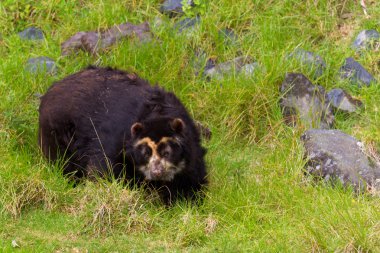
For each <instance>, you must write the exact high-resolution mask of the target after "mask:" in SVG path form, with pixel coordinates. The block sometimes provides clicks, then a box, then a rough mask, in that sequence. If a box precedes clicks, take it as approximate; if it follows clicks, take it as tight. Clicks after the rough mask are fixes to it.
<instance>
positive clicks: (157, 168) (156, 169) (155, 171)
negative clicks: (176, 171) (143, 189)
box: [151, 161, 164, 177]
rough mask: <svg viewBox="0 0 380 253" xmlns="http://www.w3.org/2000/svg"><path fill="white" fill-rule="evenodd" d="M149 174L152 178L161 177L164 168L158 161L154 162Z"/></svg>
mask: <svg viewBox="0 0 380 253" xmlns="http://www.w3.org/2000/svg"><path fill="white" fill-rule="evenodd" d="M151 172H152V175H153V176H154V177H161V176H162V175H163V174H164V166H162V164H161V162H160V161H155V163H154V165H153V168H152V171H151Z"/></svg>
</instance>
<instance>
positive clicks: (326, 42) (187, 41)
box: [0, 0, 380, 252]
mask: <svg viewBox="0 0 380 253" xmlns="http://www.w3.org/2000/svg"><path fill="white" fill-rule="evenodd" d="M366 2H367V8H368V11H369V14H370V15H371V18H369V19H366V18H365V17H364V14H363V12H362V9H361V7H360V5H359V3H358V1H344V0H320V1H311V0H306V1H296V0H288V1H259V0H255V1H246V0H237V1H233V2H231V1H230V0H220V1H217V2H215V1H208V2H207V3H206V10H205V14H204V15H203V16H202V23H201V24H200V26H199V29H198V30H196V31H195V32H193V34H192V36H186V34H182V35H178V34H176V33H175V32H174V31H173V29H172V28H171V27H172V26H173V20H170V19H168V18H167V17H164V16H162V15H161V14H160V13H159V12H158V9H159V4H160V1H153V0H145V1H135V0H124V1H123V0H117V1H108V0H95V1H74V0H69V1H56V0H48V1H29V0H23V1H17V2H16V1H2V2H1V3H0V31H1V35H0V56H1V61H0V157H1V162H0V251H1V252H87V251H86V250H88V252H151V251H152V252H153V251H154V252H168V251H169V252H379V251H380V212H379V210H380V199H379V198H378V197H373V196H370V195H368V194H363V195H359V196H357V195H355V194H354V193H353V192H352V191H351V190H349V189H343V188H341V187H336V188H332V187H331V186H329V185H326V184H323V183H315V182H313V181H312V180H311V179H309V178H307V177H305V176H304V174H303V166H304V164H305V161H304V160H303V152H304V151H303V148H302V144H301V142H300V135H301V134H302V133H303V132H304V131H305V130H306V128H305V127H304V126H302V125H300V126H297V127H296V128H290V127H288V126H286V125H285V124H284V123H283V119H282V115H281V109H280V107H279V104H278V101H279V99H280V94H279V85H280V84H281V82H282V80H283V78H284V76H285V73H286V72H289V71H293V72H295V71H301V72H303V73H304V74H305V75H307V76H308V77H310V78H311V80H312V81H313V82H318V83H319V84H321V85H322V86H324V87H325V88H326V89H331V88H333V87H341V88H344V89H346V90H348V91H349V92H350V93H351V94H352V95H354V96H355V97H357V98H359V99H360V100H362V101H363V103H364V105H365V106H364V108H362V109H361V110H360V111H359V112H358V113H354V114H352V115H345V114H339V115H337V117H336V118H337V122H336V127H337V128H338V129H341V130H343V131H345V132H347V133H349V134H352V135H354V136H355V137H357V138H358V139H361V140H363V141H364V142H365V143H366V144H368V145H370V146H371V147H372V148H373V149H374V150H376V149H377V150H378V151H379V150H380V130H379V126H380V117H379V115H380V113H379V108H380V107H379V101H380V88H379V85H373V86H371V87H366V88H362V89H359V88H355V87H351V86H350V84H349V83H348V82H345V81H341V80H338V79H337V78H336V76H337V73H338V69H339V67H340V66H341V65H342V63H343V61H344V59H345V58H346V57H350V56H354V57H355V59H357V60H358V61H359V62H360V63H361V64H362V65H363V66H365V67H366V69H368V70H369V72H370V73H372V74H373V75H374V76H375V78H376V79H378V80H380V66H379V63H378V61H379V58H380V53H379V51H377V52H376V51H372V52H366V53H364V54H363V55H361V56H359V55H358V54H355V52H354V51H353V50H352V49H351V48H350V44H351V43H352V41H353V39H354V37H355V36H356V35H357V34H358V33H359V32H360V31H361V30H363V29H377V30H378V31H379V27H380V23H379V20H380V3H377V2H376V1H366ZM28 4H29V5H30V8H29V9H28V7H27V5H28ZM347 14H350V15H347ZM157 16H158V17H161V18H162V19H163V21H164V25H163V26H161V27H155V28H154V29H153V30H154V32H155V34H156V36H157V39H155V40H153V41H152V42H149V43H146V44H140V43H137V42H133V41H123V42H120V43H118V44H117V45H115V46H112V47H111V48H110V49H108V50H107V51H105V52H102V53H100V54H99V55H97V56H91V55H89V54H87V53H83V52H81V53H79V54H78V55H71V56H68V57H61V56H60V44H61V43H62V42H63V41H65V40H66V39H67V38H69V37H70V36H71V35H73V34H75V33H76V32H78V31H88V30H96V29H104V28H108V27H111V26H113V25H115V24H120V23H122V22H125V21H129V22H133V23H136V24H137V23H141V22H143V21H150V22H153V21H154V19H155V17H157ZM347 16H348V18H346V17H347ZM31 25H34V26H37V27H40V28H41V29H43V31H44V32H45V37H46V39H45V40H44V41H42V42H29V41H23V40H20V39H19V38H18V36H17V32H19V31H21V30H23V29H24V28H26V27H27V26H31ZM225 27H229V28H232V29H234V31H235V32H236V33H237V35H238V37H239V38H238V42H237V43H235V44H231V45H229V46H226V45H224V44H223V40H222V39H221V38H220V37H219V36H218V31H219V30H220V29H223V28H225ZM296 47H301V48H304V49H306V50H310V51H313V52H316V53H318V54H319V55H321V56H322V57H323V58H324V59H325V61H326V62H327V70H326V71H325V74H324V75H323V76H322V77H320V78H318V80H315V79H312V70H309V69H308V68H306V67H304V66H301V65H300V63H298V62H296V61H290V62H289V61H286V60H285V56H286V55H287V54H288V53H290V52H292V51H293V50H294V49H295V48H296ZM196 49H203V50H204V51H206V52H207V53H208V54H209V56H210V57H211V56H217V58H218V60H219V61H225V60H229V59H231V58H233V57H236V56H237V55H239V52H241V53H242V54H243V55H250V56H251V57H253V58H255V59H256V60H257V61H258V62H260V64H261V66H262V69H263V71H262V72H261V73H259V74H257V75H256V76H254V77H243V76H239V75H233V76H231V77H228V78H226V79H224V80H222V81H214V80H212V81H211V82H207V81H205V80H204V79H203V78H201V77H199V76H198V77H197V76H195V75H194V69H193V67H192V66H193V61H192V59H193V58H194V50H196ZM36 56H48V57H51V58H53V59H55V60H56V61H57V63H58V66H59V70H58V73H57V75H56V76H50V75H45V74H40V75H37V76H34V75H31V74H28V73H27V72H26V71H24V66H25V63H26V61H27V59H28V58H30V57H36ZM89 64H98V65H101V66H108V65H109V66H112V67H118V68H121V69H127V70H133V71H136V72H137V73H139V75H140V76H142V77H144V78H146V79H148V80H149V81H150V82H151V83H156V82H157V83H160V85H162V86H164V87H166V88H167V89H168V90H170V91H174V92H175V93H176V94H177V95H178V96H179V97H180V98H181V100H182V101H183V102H184V103H185V104H186V106H187V108H188V109H189V111H190V112H191V114H192V115H193V117H194V118H195V119H197V120H200V121H201V122H204V123H205V124H206V125H207V126H208V127H210V129H211V130H212V132H213V137H212V139H211V141H209V142H205V143H204V145H205V146H206V147H207V148H208V153H207V156H206V159H207V165H208V170H209V179H210V186H209V189H208V190H207V194H206V198H205V200H204V202H203V204H201V205H199V206H194V205H191V204H188V203H185V202H180V203H177V204H176V205H174V206H173V207H172V208H165V207H164V206H163V205H161V204H160V203H159V202H158V201H157V198H156V197H155V196H150V195H148V194H146V193H144V192H142V191H141V190H138V189H136V190H130V189H126V188H123V187H122V186H121V185H119V184H118V183H117V182H100V183H98V184H93V183H86V184H83V185H79V186H78V187H75V188H73V187H72V185H71V183H70V182H69V181H68V180H67V179H65V178H64V177H63V176H62V175H61V174H60V172H59V170H60V165H59V164H48V163H47V162H46V161H45V160H44V159H43V158H42V155H41V153H40V151H39V149H38V146H37V133H36V132H37V122H38V111H37V109H38V104H39V101H38V98H37V97H35V96H34V94H35V93H41V94H42V93H44V92H45V91H46V90H47V88H48V87H49V86H50V85H51V83H52V82H54V81H55V80H59V79H61V78H63V77H64V76H66V75H69V74H72V73H74V72H76V71H78V70H80V69H82V68H84V67H85V66H87V65H89ZM12 240H16V242H17V243H18V244H19V245H20V248H13V247H12V244H11V242H12Z"/></svg>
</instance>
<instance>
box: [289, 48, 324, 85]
mask: <svg viewBox="0 0 380 253" xmlns="http://www.w3.org/2000/svg"><path fill="white" fill-rule="evenodd" d="M287 57H288V58H293V59H296V60H297V61H299V62H300V63H301V64H303V65H307V66H308V67H309V68H310V69H314V70H315V72H314V76H315V78H318V77H320V76H321V75H322V74H323V72H324V70H325V69H326V62H325V61H324V60H323V59H322V57H321V56H319V55H317V54H314V53H312V52H310V51H306V50H304V49H301V48H297V49H296V50H294V52H293V53H291V54H289V55H288V56H287Z"/></svg>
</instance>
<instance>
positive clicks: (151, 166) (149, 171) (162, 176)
mask: <svg viewBox="0 0 380 253" xmlns="http://www.w3.org/2000/svg"><path fill="white" fill-rule="evenodd" d="M168 142H175V143H178V141H177V140H176V139H174V138H172V137H162V138H161V140H160V141H159V142H158V143H155V142H154V141H153V140H151V139H150V138H149V137H145V138H143V139H141V140H139V141H138V142H137V143H136V144H135V145H134V146H135V147H137V146H139V145H147V146H148V147H150V148H151V150H152V155H151V156H150V158H149V161H148V163H147V164H145V165H142V166H139V168H138V169H139V170H140V171H141V172H142V173H143V174H144V176H145V179H146V180H148V181H149V180H159V181H171V180H173V178H174V176H175V175H176V174H177V173H179V172H181V171H182V170H183V169H184V168H185V161H184V160H182V161H180V162H179V163H178V165H175V164H173V163H171V162H170V161H168V160H167V159H166V158H165V157H161V156H160V155H159V153H158V150H157V147H158V146H160V145H161V144H165V143H168Z"/></svg>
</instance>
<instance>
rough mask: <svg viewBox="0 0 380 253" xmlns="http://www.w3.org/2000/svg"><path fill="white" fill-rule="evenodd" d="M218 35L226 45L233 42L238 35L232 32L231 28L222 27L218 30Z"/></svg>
mask: <svg viewBox="0 0 380 253" xmlns="http://www.w3.org/2000/svg"><path fill="white" fill-rule="evenodd" d="M218 35H219V37H221V38H222V39H223V41H224V44H226V45H232V44H235V43H236V42H237V40H238V36H237V35H236V34H235V33H234V31H233V30H232V29H229V28H223V29H221V30H219V32H218Z"/></svg>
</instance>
